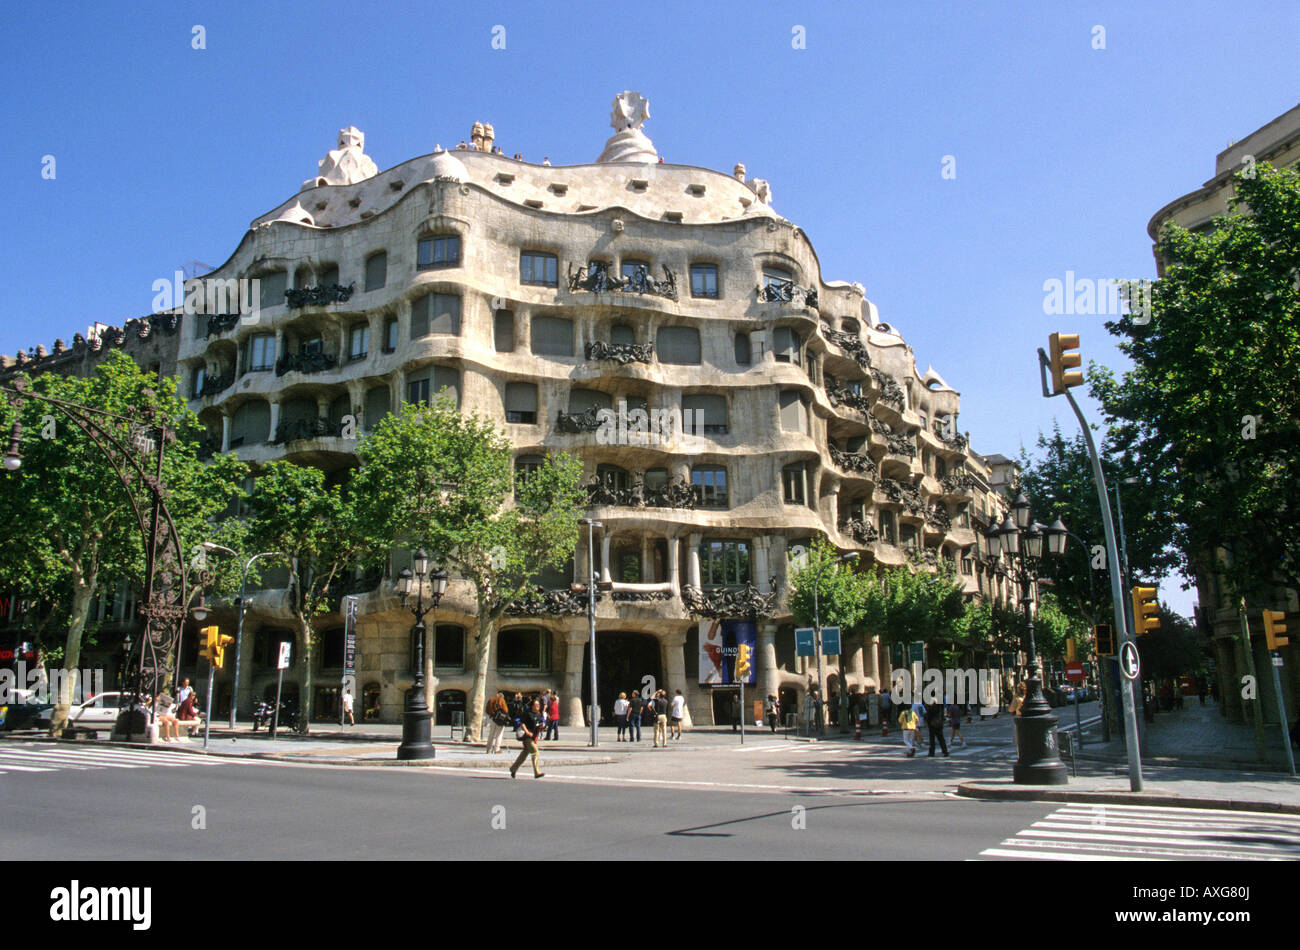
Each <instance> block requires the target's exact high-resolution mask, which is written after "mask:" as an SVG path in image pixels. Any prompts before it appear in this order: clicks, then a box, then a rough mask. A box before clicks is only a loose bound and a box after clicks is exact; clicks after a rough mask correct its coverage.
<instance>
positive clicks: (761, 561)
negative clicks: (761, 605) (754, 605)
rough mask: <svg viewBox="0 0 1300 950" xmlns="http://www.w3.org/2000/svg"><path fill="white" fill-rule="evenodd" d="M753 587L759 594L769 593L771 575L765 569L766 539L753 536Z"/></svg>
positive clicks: (762, 536) (760, 536)
mask: <svg viewBox="0 0 1300 950" xmlns="http://www.w3.org/2000/svg"><path fill="white" fill-rule="evenodd" d="M753 544H754V586H755V587H757V588H758V590H759V593H762V594H767V593H771V590H772V585H771V583H770V581H771V580H772V576H771V573H770V572H769V571H768V569H767V537H766V536H765V535H761V534H760V535H755V537H754V540H753Z"/></svg>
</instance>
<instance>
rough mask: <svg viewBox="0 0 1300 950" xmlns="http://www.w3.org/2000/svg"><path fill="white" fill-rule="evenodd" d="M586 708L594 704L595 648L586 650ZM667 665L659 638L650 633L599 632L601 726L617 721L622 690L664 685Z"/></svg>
mask: <svg viewBox="0 0 1300 950" xmlns="http://www.w3.org/2000/svg"><path fill="white" fill-rule="evenodd" d="M583 654H584V655H583V660H582V707H583V709H584V710H585V709H587V708H589V707H590V706H591V649H590V647H586V648H584V649H583ZM662 683H663V665H662V659H661V651H660V649H659V638H658V637H655V636H653V635H652V634H649V633H622V632H620V633H602V632H601V631H599V630H597V631H596V699H597V702H598V703H599V705H600V722H601V725H612V724H613V722H614V701H615V700H616V699H618V694H619V693H627V695H628V696H629V697H630V696H631V695H632V693H633V692H638V693H643V694H644V692H645V691H646V690H647V689H649V690H651V691H653V690H655V689H660V688H662Z"/></svg>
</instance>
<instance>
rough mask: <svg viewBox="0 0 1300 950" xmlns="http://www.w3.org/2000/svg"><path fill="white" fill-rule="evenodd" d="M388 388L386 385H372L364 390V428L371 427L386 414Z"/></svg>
mask: <svg viewBox="0 0 1300 950" xmlns="http://www.w3.org/2000/svg"><path fill="white" fill-rule="evenodd" d="M389 396H390V393H389V389H388V387H387V386H372V387H370V389H369V390H367V392H366V428H367V429H373V428H374V427H375V426H377V425H379V423H380V420H382V419H383V418H384V416H386V415H388V400H389Z"/></svg>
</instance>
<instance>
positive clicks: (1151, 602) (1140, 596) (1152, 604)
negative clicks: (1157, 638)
mask: <svg viewBox="0 0 1300 950" xmlns="http://www.w3.org/2000/svg"><path fill="white" fill-rule="evenodd" d="M1158 593H1159V591H1157V590H1156V589H1155V588H1154V587H1134V588H1133V632H1134V634H1135V635H1136V636H1139V637H1140V636H1142V635H1143V634H1144V633H1150V632H1151V631H1152V630H1159V629H1160V605H1159V604H1158V603H1157V602H1156V594H1158Z"/></svg>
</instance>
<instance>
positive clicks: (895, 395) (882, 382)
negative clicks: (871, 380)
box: [871, 369, 907, 412]
mask: <svg viewBox="0 0 1300 950" xmlns="http://www.w3.org/2000/svg"><path fill="white" fill-rule="evenodd" d="M871 375H872V376H873V377H875V380H876V385H877V386H879V387H880V401H881V402H884V403H888V404H889V405H891V406H893V407H894V408H895V409H897V410H898V411H899V412H902V411H903V407H904V406H905V405H906V404H907V403H906V400H905V399H904V397H903V388H902V387H901V386H899V385H898V383H896V382H894V380H893V379H892V378H891V377H889V376H887V375H885V374H884V373H882V372H881V371H880V370H878V369H873V370H872V371H871Z"/></svg>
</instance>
